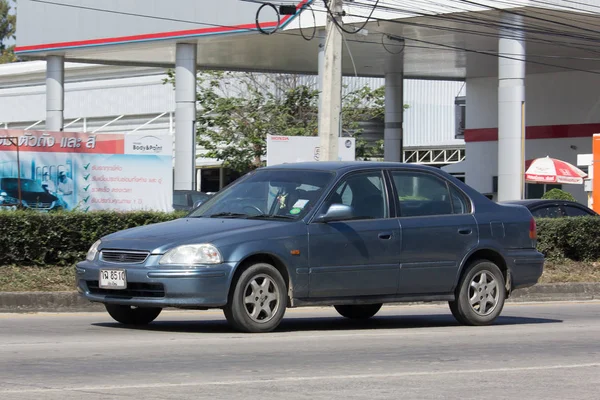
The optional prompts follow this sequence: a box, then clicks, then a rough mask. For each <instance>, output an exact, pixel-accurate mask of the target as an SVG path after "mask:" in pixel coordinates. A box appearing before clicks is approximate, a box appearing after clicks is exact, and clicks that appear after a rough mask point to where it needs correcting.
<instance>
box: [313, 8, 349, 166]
mask: <svg viewBox="0 0 600 400" xmlns="http://www.w3.org/2000/svg"><path fill="white" fill-rule="evenodd" d="M325 1H328V2H329V5H328V6H329V9H330V10H331V13H332V14H333V15H328V16H327V25H326V37H325V68H324V71H323V90H322V92H321V96H322V101H321V102H320V104H321V107H322V110H321V111H322V112H321V113H319V137H320V139H321V140H320V149H319V161H337V160H338V141H339V139H338V138H339V137H340V126H341V124H340V122H341V121H340V116H341V113H342V32H341V31H340V29H338V26H337V25H336V21H337V19H338V18H340V19H341V15H342V2H343V0H325ZM333 18H335V19H336V20H334V19H333Z"/></svg>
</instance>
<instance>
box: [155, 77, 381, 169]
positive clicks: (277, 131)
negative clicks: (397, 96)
mask: <svg viewBox="0 0 600 400" xmlns="http://www.w3.org/2000/svg"><path fill="white" fill-rule="evenodd" d="M166 82H171V83H173V84H175V80H174V74H173V72H172V71H170V72H169V78H168V79H167V80H166ZM316 87H317V84H316V78H314V77H306V76H299V75H290V74H257V73H242V72H222V71H203V72H201V73H199V74H198V79H197V100H198V114H197V118H196V121H197V141H198V144H199V145H201V146H202V147H203V148H204V149H205V150H206V153H205V154H204V155H203V156H204V157H208V158H215V159H217V160H220V161H223V164H224V166H226V167H228V168H231V169H233V170H235V171H238V172H242V173H243V172H247V171H249V170H252V169H254V168H257V167H259V166H262V165H263V158H264V156H265V154H266V138H267V135H268V134H271V135H283V136H316V135H317V134H318V101H319V92H318V90H317V89H316ZM383 115H384V90H383V88H379V89H375V90H373V89H370V88H369V87H363V88H360V89H358V90H355V91H351V92H348V93H347V94H346V95H345V96H344V97H343V103H342V132H343V134H344V135H346V136H351V137H355V138H356V139H357V146H356V147H357V151H356V155H357V158H358V159H366V158H371V157H380V156H381V155H382V154H383V143H382V141H381V142H379V143H367V142H366V141H365V140H362V138H361V134H362V128H361V127H360V122H361V121H370V120H377V119H383Z"/></svg>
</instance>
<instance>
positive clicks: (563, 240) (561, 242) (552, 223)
mask: <svg viewBox="0 0 600 400" xmlns="http://www.w3.org/2000/svg"><path fill="white" fill-rule="evenodd" d="M537 226H538V250H539V251H540V252H542V253H544V255H545V256H546V257H547V258H549V259H565V258H566V259H570V260H573V261H598V260H600V240H598V238H599V237H600V218H594V217H576V218H548V219H538V220H537Z"/></svg>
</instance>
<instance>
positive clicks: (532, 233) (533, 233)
mask: <svg viewBox="0 0 600 400" xmlns="http://www.w3.org/2000/svg"><path fill="white" fill-rule="evenodd" d="M529 238H530V239H531V240H537V224H536V223H535V218H533V217H532V218H531V221H529Z"/></svg>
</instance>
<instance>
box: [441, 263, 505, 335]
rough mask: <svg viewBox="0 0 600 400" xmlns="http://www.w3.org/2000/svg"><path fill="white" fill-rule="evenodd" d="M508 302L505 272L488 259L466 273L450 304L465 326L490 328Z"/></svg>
mask: <svg viewBox="0 0 600 400" xmlns="http://www.w3.org/2000/svg"><path fill="white" fill-rule="evenodd" d="M505 300H506V288H505V280H504V275H503V274H502V271H500V268H498V266H497V265H496V264H494V263H493V262H491V261H488V260H479V261H476V262H474V263H472V264H471V265H470V266H469V267H468V268H467V270H466V271H465V273H464V274H463V276H462V278H461V280H460V282H459V285H458V288H457V290H456V299H455V300H454V301H450V302H449V303H448V305H449V306H450V311H451V312H452V315H453V316H454V318H456V320H457V321H458V322H460V323H461V324H463V325H473V326H483V325H490V324H491V323H493V322H494V320H495V319H496V318H497V317H498V316H499V315H500V313H501V312H502V309H503V308H504V301H505Z"/></svg>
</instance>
